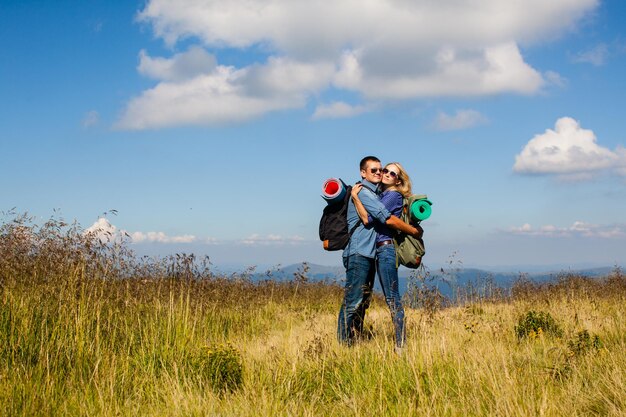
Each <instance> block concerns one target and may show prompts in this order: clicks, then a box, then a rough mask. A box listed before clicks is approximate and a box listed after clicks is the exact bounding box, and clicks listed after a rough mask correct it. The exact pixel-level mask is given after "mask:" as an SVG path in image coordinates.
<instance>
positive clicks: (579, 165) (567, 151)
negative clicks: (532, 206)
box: [513, 117, 626, 180]
mask: <svg viewBox="0 0 626 417" xmlns="http://www.w3.org/2000/svg"><path fill="white" fill-rule="evenodd" d="M513 170H514V171H515V172H517V173H521V174H548V175H557V176H559V178H561V179H565V180H584V179H589V178H591V177H593V176H594V175H595V174H597V173H599V172H602V171H609V170H613V171H614V172H616V173H617V174H618V175H624V174H625V173H626V152H625V151H624V149H623V148H621V147H620V148H618V149H616V151H615V152H613V151H611V150H609V149H607V148H604V147H602V146H600V145H598V144H597V143H596V136H595V134H594V133H593V131H591V130H588V129H583V128H581V127H580V125H579V123H578V122H577V121H576V120H574V119H572V118H570V117H562V118H560V119H558V120H557V122H556V125H555V129H554V130H552V129H547V130H546V131H545V132H544V133H543V134H540V135H536V136H535V137H534V138H532V139H531V140H530V141H529V142H528V143H527V144H526V146H524V149H522V152H521V153H520V154H519V155H517V156H516V157H515V165H514V166H513Z"/></svg>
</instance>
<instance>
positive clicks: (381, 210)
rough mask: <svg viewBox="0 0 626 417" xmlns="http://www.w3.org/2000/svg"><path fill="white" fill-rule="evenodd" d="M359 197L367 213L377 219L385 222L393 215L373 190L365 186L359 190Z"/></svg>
mask: <svg viewBox="0 0 626 417" xmlns="http://www.w3.org/2000/svg"><path fill="white" fill-rule="evenodd" d="M359 199H360V200H361V203H363V207H365V210H366V211H367V213H368V214H369V215H370V216H372V218H373V219H374V220H377V221H379V222H381V223H385V222H386V221H387V219H388V218H389V217H391V213H390V212H389V210H387V209H386V208H385V206H384V205H383V203H381V202H380V201H379V200H378V197H376V194H374V193H372V192H371V191H369V190H367V189H365V188H363V189H361V191H360V192H359Z"/></svg>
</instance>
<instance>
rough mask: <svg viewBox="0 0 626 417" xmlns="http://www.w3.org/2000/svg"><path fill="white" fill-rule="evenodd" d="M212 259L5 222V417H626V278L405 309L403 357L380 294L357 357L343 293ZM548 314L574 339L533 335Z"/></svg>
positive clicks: (0, 386)
mask: <svg viewBox="0 0 626 417" xmlns="http://www.w3.org/2000/svg"><path fill="white" fill-rule="evenodd" d="M25 230H28V233H25ZM25 235H28V238H25V237H24V236H25ZM209 266H210V265H209V264H202V263H201V262H197V260H195V258H193V257H192V256H191V255H177V256H174V257H171V258H167V259H161V260H145V259H144V260H137V259H135V258H133V256H132V253H130V252H128V251H126V249H124V245H123V244H121V245H118V246H115V245H104V244H98V243H97V242H93V241H90V240H89V239H87V238H85V237H84V236H83V234H82V233H80V230H79V229H77V228H76V227H75V226H68V225H64V224H63V225H59V224H58V222H52V223H50V224H48V226H45V225H44V226H43V227H41V228H38V227H37V226H34V225H30V224H28V222H27V220H26V219H25V218H21V219H17V220H16V221H12V222H6V223H4V225H3V226H2V227H0V415H3V416H39V415H41V416H54V415H71V416H81V415H85V416H86V415H89V416H93V415H106V416H109V415H116V416H118V415H121V416H127V415H128V416H135V415H137V416H204V415H207V416H275V415H284V416H292V415H298V416H320V415H329V416H330V415H332V416H362V415H389V416H407V415H426V416H428V415H431V416H491V415H503V416H504V415H506V416H509V415H511V416H529V415H533V416H534V415H545V416H563V415H570V416H578V415H580V416H583V415H584V416H587V415H598V416H605V415H613V416H619V415H626V397H625V396H624V394H623V393H624V392H626V355H624V352H626V277H624V276H623V275H622V274H621V272H620V271H619V270H616V271H615V273H614V274H612V275H611V276H610V277H607V278H605V279H597V280H591V279H587V278H582V277H563V278H562V279H561V280H560V281H559V282H557V283H554V284H546V285H536V284H532V283H528V282H520V283H518V284H517V285H516V287H515V288H514V291H513V295H512V296H508V297H504V296H503V297H500V298H490V299H488V300H487V299H482V300H480V299H479V300H476V299H474V300H473V302H472V303H471V304H470V303H467V304H465V305H457V306H452V307H445V306H442V307H441V308H438V309H432V308H428V309H425V308H418V309H412V308H408V309H407V335H408V342H407V347H406V349H405V351H404V352H403V354H402V356H397V355H396V354H395V353H394V348H393V347H394V342H393V330H392V326H391V320H390V317H389V313H388V311H387V308H386V306H385V304H384V302H383V301H382V300H380V299H375V300H374V302H373V305H372V307H371V308H370V310H369V312H368V316H367V318H366V323H367V324H368V325H371V337H370V338H367V339H365V340H362V341H360V342H359V343H357V344H356V346H354V347H352V348H347V347H343V346H340V345H339V344H338V343H337V342H336V340H335V331H336V320H337V312H338V310H339V304H340V302H341V297H342V289H341V288H339V287H337V286H334V285H326V284H319V283H311V282H308V281H307V279H306V276H299V277H297V278H298V279H297V280H295V281H293V282H285V283H276V282H271V281H268V282H261V283H256V284H255V283H252V282H250V281H248V280H247V279H245V276H244V277H241V276H239V277H237V276H235V277H220V276H214V275H213V274H212V273H211V271H210V268H209ZM304 270H306V268H304ZM427 304H428V303H426V305H427ZM530 312H533V314H531V315H530V317H531V319H532V320H531V322H532V323H530V324H529V325H528V332H526V333H524V337H522V338H520V337H518V329H519V326H520V323H522V324H523V323H525V322H524V319H525V318H528V317H529V313H530ZM546 317H550V318H552V320H553V322H550V323H552V324H554V325H557V326H558V329H559V330H560V331H559V332H546V331H544V330H543V329H542V330H539V329H541V326H537V328H535V327H533V326H534V325H535V324H537V323H538V322H539V321H540V320H539V319H538V318H544V319H545V318H546ZM544 327H545V326H544Z"/></svg>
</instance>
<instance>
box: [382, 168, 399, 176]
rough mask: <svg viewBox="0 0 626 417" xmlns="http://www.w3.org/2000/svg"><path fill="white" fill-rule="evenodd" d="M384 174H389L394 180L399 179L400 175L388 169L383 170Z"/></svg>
mask: <svg viewBox="0 0 626 417" xmlns="http://www.w3.org/2000/svg"><path fill="white" fill-rule="evenodd" d="M383 174H389V175H391V177H392V178H398V173H397V172H393V171H390V170H388V169H387V168H385V169H383Z"/></svg>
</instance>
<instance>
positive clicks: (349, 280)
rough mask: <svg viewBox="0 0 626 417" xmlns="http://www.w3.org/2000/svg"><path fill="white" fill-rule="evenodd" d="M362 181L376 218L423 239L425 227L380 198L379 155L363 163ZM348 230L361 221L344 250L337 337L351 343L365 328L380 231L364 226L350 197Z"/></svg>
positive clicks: (364, 199)
mask: <svg viewBox="0 0 626 417" xmlns="http://www.w3.org/2000/svg"><path fill="white" fill-rule="evenodd" d="M359 168H360V170H361V183H362V184H363V188H362V189H361V191H360V192H359V199H360V200H361V202H362V203H363V206H364V207H365V210H367V212H368V213H369V215H370V216H372V218H373V219H374V220H377V221H379V222H380V223H383V224H386V225H388V226H390V227H392V228H394V229H397V230H400V231H402V232H404V233H407V234H409V235H412V236H415V237H416V238H420V237H421V236H422V234H423V230H421V228H419V227H418V228H415V227H413V226H411V225H410V224H407V223H405V222H403V221H402V220H400V219H399V218H398V217H396V216H392V215H391V213H389V211H388V210H387V209H386V208H385V206H384V205H383V204H382V203H381V202H380V201H379V200H378V197H377V196H376V190H377V187H378V184H379V183H380V182H381V180H382V165H381V163H380V160H379V159H378V158H376V157H375V156H366V157H365V158H363V159H362V160H361V163H360V164H359ZM347 217H348V229H349V230H352V229H353V228H354V227H355V226H356V225H357V224H358V226H356V228H355V229H354V232H353V233H352V236H351V237H350V241H349V242H348V245H347V246H346V248H345V249H344V251H343V265H344V267H345V268H346V285H345V288H344V298H343V303H342V305H341V309H340V310H339V319H338V323H337V338H338V340H339V342H340V343H345V344H347V345H351V344H352V343H353V342H354V338H355V336H356V335H357V334H358V333H361V332H362V331H363V319H364V318H365V311H366V310H367V307H368V306H369V299H370V296H371V294H372V288H373V286H374V277H375V276H376V266H375V262H374V259H375V256H376V231H375V230H374V223H375V222H370V223H369V224H368V225H367V226H366V225H364V224H363V223H362V222H361V220H360V218H359V215H358V213H357V211H356V208H355V206H354V202H353V201H352V199H350V202H349V203H348V214H347Z"/></svg>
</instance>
